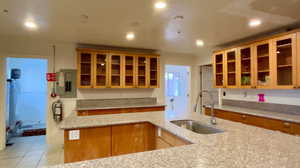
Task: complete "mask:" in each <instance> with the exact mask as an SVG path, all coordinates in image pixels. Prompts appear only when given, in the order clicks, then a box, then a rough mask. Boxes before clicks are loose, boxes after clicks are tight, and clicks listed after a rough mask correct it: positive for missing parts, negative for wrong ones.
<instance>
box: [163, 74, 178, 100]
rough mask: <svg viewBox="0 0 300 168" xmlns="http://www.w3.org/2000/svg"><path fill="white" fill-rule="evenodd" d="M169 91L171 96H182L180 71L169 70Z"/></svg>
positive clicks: (167, 76) (167, 75)
mask: <svg viewBox="0 0 300 168" xmlns="http://www.w3.org/2000/svg"><path fill="white" fill-rule="evenodd" d="M166 78H167V91H168V93H167V94H168V96H169V97H176V96H180V95H181V92H180V73H179V72H167V73H166Z"/></svg>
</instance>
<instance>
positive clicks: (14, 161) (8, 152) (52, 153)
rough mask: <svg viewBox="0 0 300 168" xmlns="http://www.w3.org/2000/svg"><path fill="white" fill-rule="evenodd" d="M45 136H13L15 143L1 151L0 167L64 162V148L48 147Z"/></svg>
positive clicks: (25, 167) (34, 167)
mask: <svg viewBox="0 0 300 168" xmlns="http://www.w3.org/2000/svg"><path fill="white" fill-rule="evenodd" d="M45 138H46V137H45V136H33V137H19V138H13V139H12V140H11V142H14V145H12V146H9V147H7V148H6V149H5V150H3V151H0V168H40V167H43V166H48V165H56V164H60V163H63V160H64V159H63V157H64V156H63V148H62V147H56V148H50V147H48V146H47V144H46V139H45Z"/></svg>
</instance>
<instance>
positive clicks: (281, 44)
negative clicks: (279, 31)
mask: <svg viewBox="0 0 300 168" xmlns="http://www.w3.org/2000/svg"><path fill="white" fill-rule="evenodd" d="M296 41H297V35H296V34H290V35H286V36H282V37H279V38H276V39H274V40H273V44H272V45H273V46H274V49H273V53H274V67H275V71H274V72H275V73H274V81H275V87H276V88H283V89H285V88H287V89H291V88H296V85H297V84H296V83H297V80H296V78H297V76H296V69H297V67H296V66H297V55H296V47H297V45H296Z"/></svg>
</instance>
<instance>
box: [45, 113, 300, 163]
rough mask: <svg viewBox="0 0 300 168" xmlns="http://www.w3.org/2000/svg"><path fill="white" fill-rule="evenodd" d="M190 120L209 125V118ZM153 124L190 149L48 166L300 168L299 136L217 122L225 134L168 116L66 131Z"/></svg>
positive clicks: (74, 124)
mask: <svg viewBox="0 0 300 168" xmlns="http://www.w3.org/2000/svg"><path fill="white" fill-rule="evenodd" d="M190 119H193V120H197V121H199V122H201V123H204V124H209V117H206V116H200V115H195V116H191V117H190ZM139 122H149V123H151V124H153V125H155V126H158V127H160V128H162V129H165V130H167V131H169V132H171V133H172V134H174V135H176V136H178V137H180V138H182V139H185V140H187V141H189V142H191V143H192V144H190V145H184V146H179V147H172V148H167V149H160V150H153V151H147V152H140V153H133V154H127V155H120V156H113V157H108V158H103V159H96V160H88V161H82V162H76V163H69V164H61V165H56V166H50V167H49V168H62V167H65V168H83V167H84V168H108V167H110V168H128V167H134V168H148V167H154V168H156V167H158V168H160V167H161V168H162V167H166V168H190V167H230V168H235V167H239V168H240V167H255V168H257V167H272V168H274V167H278V168H281V167H289V168H299V167H300V160H299V158H300V137H299V136H293V135H288V134H283V133H280V132H276V131H271V130H266V129H263V128H258V127H253V126H248V125H244V124H241V123H234V122H231V121H226V120H222V119H218V120H217V122H218V125H217V126H216V128H218V129H222V130H224V131H225V132H223V133H218V134H209V135H207V134H197V133H194V132H192V131H189V130H187V129H185V128H181V127H178V126H176V125H174V124H172V123H170V122H169V121H168V120H166V119H165V117H164V112H147V113H130V114H113V115H101V116H85V117H77V116H73V117H69V118H67V119H66V120H65V121H64V122H63V123H62V124H61V128H62V129H77V128H92V127H100V126H109V125H116V124H129V123H139Z"/></svg>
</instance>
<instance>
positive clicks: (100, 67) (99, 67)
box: [96, 54, 107, 86]
mask: <svg viewBox="0 0 300 168" xmlns="http://www.w3.org/2000/svg"><path fill="white" fill-rule="evenodd" d="M96 61H97V62H96V73H97V76H96V85H97V86H105V85H106V67H107V62H106V55H105V54H97V55H96Z"/></svg>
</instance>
